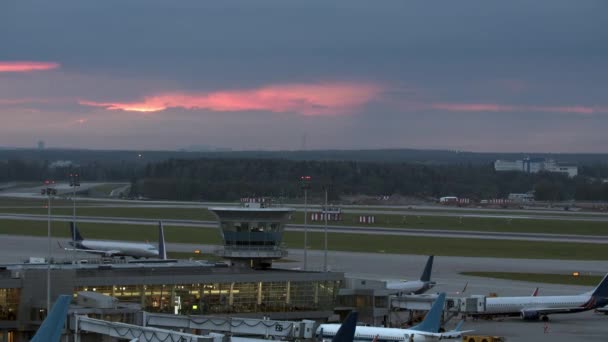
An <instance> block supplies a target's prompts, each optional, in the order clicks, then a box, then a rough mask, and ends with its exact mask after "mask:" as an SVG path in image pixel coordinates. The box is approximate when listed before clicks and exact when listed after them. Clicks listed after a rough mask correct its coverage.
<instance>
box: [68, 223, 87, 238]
mask: <svg viewBox="0 0 608 342" xmlns="http://www.w3.org/2000/svg"><path fill="white" fill-rule="evenodd" d="M70 236H71V237H72V241H82V240H84V239H83V238H82V235H80V231H78V228H76V222H70Z"/></svg>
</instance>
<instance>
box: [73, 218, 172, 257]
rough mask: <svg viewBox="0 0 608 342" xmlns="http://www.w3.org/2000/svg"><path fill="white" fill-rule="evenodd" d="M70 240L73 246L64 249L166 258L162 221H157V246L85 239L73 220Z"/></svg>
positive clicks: (102, 253)
mask: <svg viewBox="0 0 608 342" xmlns="http://www.w3.org/2000/svg"><path fill="white" fill-rule="evenodd" d="M70 233H71V236H72V241H70V242H68V243H69V244H70V246H72V247H73V248H64V249H65V250H66V251H78V252H86V253H92V254H98V255H102V256H106V257H112V256H130V257H134V258H159V259H163V260H165V259H167V251H166V249H165V232H164V229H163V223H162V222H159V223H158V248H157V247H156V246H154V245H152V244H149V243H137V242H123V241H104V240H85V239H84V238H83V237H82V235H80V231H78V228H76V225H75V224H74V222H70Z"/></svg>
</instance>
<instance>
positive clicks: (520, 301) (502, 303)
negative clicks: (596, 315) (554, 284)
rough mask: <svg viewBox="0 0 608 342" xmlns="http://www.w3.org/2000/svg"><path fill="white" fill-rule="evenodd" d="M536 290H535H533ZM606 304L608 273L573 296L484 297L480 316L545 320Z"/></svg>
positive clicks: (607, 300)
mask: <svg viewBox="0 0 608 342" xmlns="http://www.w3.org/2000/svg"><path fill="white" fill-rule="evenodd" d="M535 292H536V291H535ZM606 304H608V274H606V275H605V276H604V279H602V281H601V282H600V283H599V285H598V286H597V287H596V288H595V289H594V290H593V291H590V292H586V293H582V294H579V295H573V296H535V295H534V294H533V295H532V296H528V297H493V298H486V309H485V313H484V314H482V315H481V316H520V317H521V318H522V319H524V320H537V319H539V318H542V320H543V321H547V320H548V319H549V318H548V315H550V314H565V313H575V312H582V311H587V310H592V309H596V308H598V307H602V306H604V305H606Z"/></svg>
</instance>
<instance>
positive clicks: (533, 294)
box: [532, 287, 540, 297]
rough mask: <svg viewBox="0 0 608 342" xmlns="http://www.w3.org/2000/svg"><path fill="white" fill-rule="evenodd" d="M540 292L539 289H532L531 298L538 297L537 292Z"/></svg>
mask: <svg viewBox="0 0 608 342" xmlns="http://www.w3.org/2000/svg"><path fill="white" fill-rule="evenodd" d="M539 290H540V287H537V288H535V289H534V292H532V297H536V296H538V291H539Z"/></svg>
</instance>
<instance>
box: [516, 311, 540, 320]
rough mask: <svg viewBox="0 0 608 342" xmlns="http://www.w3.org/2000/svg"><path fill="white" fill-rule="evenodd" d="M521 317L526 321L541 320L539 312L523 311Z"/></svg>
mask: <svg viewBox="0 0 608 342" xmlns="http://www.w3.org/2000/svg"><path fill="white" fill-rule="evenodd" d="M520 317H521V319H523V320H524V321H535V320H537V319H539V318H540V314H539V313H538V311H522V312H521V314H520Z"/></svg>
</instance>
